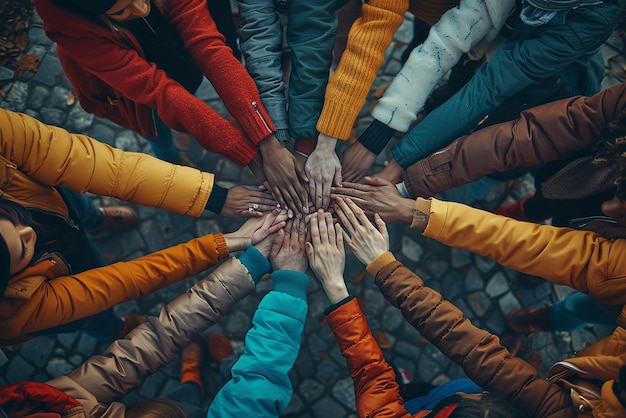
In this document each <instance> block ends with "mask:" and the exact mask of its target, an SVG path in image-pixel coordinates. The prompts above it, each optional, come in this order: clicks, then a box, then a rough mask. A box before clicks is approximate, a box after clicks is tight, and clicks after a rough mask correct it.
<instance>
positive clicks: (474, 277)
mask: <svg viewBox="0 0 626 418" xmlns="http://www.w3.org/2000/svg"><path fill="white" fill-rule="evenodd" d="M464 281H465V291H466V292H473V291H475V290H481V289H482V288H483V287H484V286H485V284H484V283H483V279H482V277H481V275H480V273H479V272H478V270H477V269H476V267H474V266H471V267H470V269H469V271H468V272H467V274H466V275H465V280H464Z"/></svg>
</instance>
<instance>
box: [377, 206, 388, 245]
mask: <svg viewBox="0 0 626 418" xmlns="http://www.w3.org/2000/svg"><path fill="white" fill-rule="evenodd" d="M374 222H375V223H376V227H377V228H378V231H379V232H380V234H381V235H382V236H383V238H385V240H386V241H389V233H388V232H387V224H386V223H385V221H383V218H381V217H380V215H379V214H377V213H375V214H374Z"/></svg>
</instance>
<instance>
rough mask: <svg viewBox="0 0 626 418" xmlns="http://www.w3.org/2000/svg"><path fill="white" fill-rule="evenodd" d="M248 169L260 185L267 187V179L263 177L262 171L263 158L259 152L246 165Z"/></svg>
mask: <svg viewBox="0 0 626 418" xmlns="http://www.w3.org/2000/svg"><path fill="white" fill-rule="evenodd" d="M248 168H249V169H250V171H252V174H253V175H254V177H256V178H257V179H258V180H259V181H260V182H261V184H264V185H265V186H266V187H267V184H266V183H267V178H266V177H265V172H264V171H263V157H262V156H261V153H260V152H257V154H256V155H255V156H254V157H253V158H252V160H251V161H250V163H249V164H248Z"/></svg>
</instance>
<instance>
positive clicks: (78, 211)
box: [35, 187, 123, 341]
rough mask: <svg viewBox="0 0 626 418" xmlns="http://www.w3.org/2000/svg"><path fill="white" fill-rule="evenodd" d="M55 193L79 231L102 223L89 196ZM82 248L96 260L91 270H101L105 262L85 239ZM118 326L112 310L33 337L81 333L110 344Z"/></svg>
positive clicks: (120, 328)
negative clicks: (58, 194)
mask: <svg viewBox="0 0 626 418" xmlns="http://www.w3.org/2000/svg"><path fill="white" fill-rule="evenodd" d="M57 190H58V191H59V193H60V194H61V196H62V197H63V200H64V201H65V204H66V205H67V207H68V209H69V211H70V216H72V217H76V218H78V219H77V221H78V224H79V225H80V227H81V228H85V229H94V228H97V227H98V226H100V224H102V220H103V219H104V218H103V214H102V211H101V210H100V209H99V208H98V207H97V206H96V205H95V204H94V203H93V200H91V198H90V197H89V196H87V195H85V194H80V193H78V192H75V191H73V190H70V189H66V188H64V187H57ZM85 244H86V245H88V246H89V249H88V251H90V252H91V253H92V254H93V255H94V258H95V259H96V265H94V266H93V267H92V268H97V267H101V266H104V264H105V262H104V259H103V258H102V255H101V254H100V251H98V249H97V248H96V247H95V246H93V245H92V244H91V242H90V241H89V240H88V239H85ZM122 325H123V321H122V318H120V317H119V316H117V315H115V313H114V312H113V308H109V309H107V310H105V311H103V312H100V313H97V314H95V315H91V316H88V317H86V318H82V319H78V320H76V321H72V322H69V323H67V324H63V325H59V326H56V327H53V328H49V329H46V330H42V331H39V332H36V333H35V335H39V336H46V335H56V334H62V333H66V332H75V331H83V332H85V333H86V334H88V335H90V336H92V337H94V338H96V339H97V340H99V341H111V340H114V339H116V338H117V337H118V336H119V333H120V331H121V330H122Z"/></svg>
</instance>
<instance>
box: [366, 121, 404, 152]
mask: <svg viewBox="0 0 626 418" xmlns="http://www.w3.org/2000/svg"><path fill="white" fill-rule="evenodd" d="M395 133H396V131H395V129H393V128H390V127H389V126H387V125H385V124H384V123H382V122H379V121H377V120H376V119H374V120H373V121H372V123H370V126H368V127H367V129H366V130H365V132H363V133H362V134H361V136H359V142H360V143H361V145H363V146H364V147H365V148H367V149H368V150H370V151H371V152H373V153H374V154H376V155H378V154H380V153H381V151H382V150H383V149H384V148H385V147H386V146H387V144H388V143H389V140H390V139H391V138H392V137H393V136H394V134H395Z"/></svg>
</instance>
